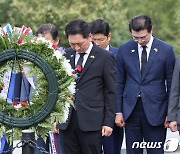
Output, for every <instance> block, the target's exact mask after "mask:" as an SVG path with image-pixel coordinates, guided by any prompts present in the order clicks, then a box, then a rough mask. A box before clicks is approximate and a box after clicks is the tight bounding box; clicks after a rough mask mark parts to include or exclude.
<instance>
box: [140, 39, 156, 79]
mask: <svg viewBox="0 0 180 154" xmlns="http://www.w3.org/2000/svg"><path fill="white" fill-rule="evenodd" d="M158 47H159V44H158V42H157V40H156V38H154V40H153V44H152V46H151V50H150V53H149V58H148V62H147V66H146V68H145V71H144V73H143V76H142V81H143V80H144V79H145V77H146V75H147V74H148V72H149V70H150V68H151V66H152V64H153V62H154V60H155V58H156V56H157V54H158Z"/></svg>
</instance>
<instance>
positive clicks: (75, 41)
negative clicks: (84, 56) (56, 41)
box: [68, 34, 92, 53]
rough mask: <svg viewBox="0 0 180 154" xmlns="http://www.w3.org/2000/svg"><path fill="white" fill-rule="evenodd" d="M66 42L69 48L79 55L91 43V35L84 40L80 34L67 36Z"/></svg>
mask: <svg viewBox="0 0 180 154" xmlns="http://www.w3.org/2000/svg"><path fill="white" fill-rule="evenodd" d="M68 40H69V45H70V46H71V48H73V49H74V50H75V51H77V52H79V53H83V52H85V51H86V50H87V49H88V48H89V45H90V42H91V41H92V39H91V34H89V36H88V37H87V38H84V37H83V36H82V35H81V34H76V35H68Z"/></svg>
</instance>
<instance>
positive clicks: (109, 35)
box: [107, 33, 111, 41]
mask: <svg viewBox="0 0 180 154" xmlns="http://www.w3.org/2000/svg"><path fill="white" fill-rule="evenodd" d="M107 39H108V41H110V40H111V33H109V34H108V38H107Z"/></svg>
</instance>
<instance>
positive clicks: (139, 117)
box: [125, 98, 166, 154]
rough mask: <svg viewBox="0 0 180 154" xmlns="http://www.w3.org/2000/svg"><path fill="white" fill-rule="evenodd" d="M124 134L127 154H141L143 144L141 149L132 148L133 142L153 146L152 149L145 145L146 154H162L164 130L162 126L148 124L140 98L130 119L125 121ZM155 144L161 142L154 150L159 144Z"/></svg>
mask: <svg viewBox="0 0 180 154" xmlns="http://www.w3.org/2000/svg"><path fill="white" fill-rule="evenodd" d="M152 114H153V113H152ZM125 133H126V150H127V154H143V144H141V148H139V147H138V148H137V146H134V148H132V147H133V143H134V142H139V143H142V142H143V141H144V142H146V143H147V142H149V144H152V145H153V146H155V147H154V148H147V145H145V147H146V150H147V154H164V151H163V144H164V142H165V138H166V129H165V128H164V125H163V124H162V125H160V126H152V125H150V124H149V122H148V120H147V118H146V115H145V113H144V109H143V104H142V101H141V99H140V98H138V100H137V103H136V106H135V108H134V110H133V112H132V113H131V115H130V117H129V118H128V119H127V120H126V125H125ZM156 142H162V144H161V146H160V148H156V147H159V146H158V144H160V143H156Z"/></svg>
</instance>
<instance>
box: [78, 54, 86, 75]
mask: <svg viewBox="0 0 180 154" xmlns="http://www.w3.org/2000/svg"><path fill="white" fill-rule="evenodd" d="M85 54H86V53H79V55H80V57H79V59H78V61H77V64H76V68H77V70H78V73H81V71H82V68H83V66H82V64H83V60H84V55H85Z"/></svg>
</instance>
